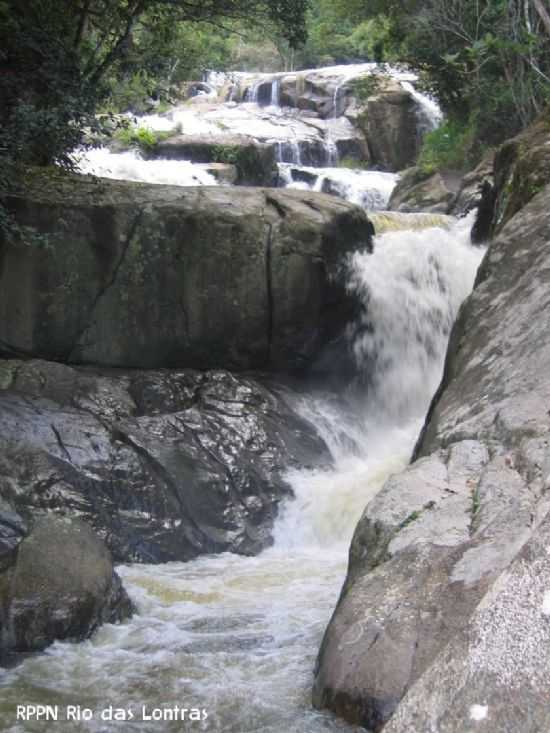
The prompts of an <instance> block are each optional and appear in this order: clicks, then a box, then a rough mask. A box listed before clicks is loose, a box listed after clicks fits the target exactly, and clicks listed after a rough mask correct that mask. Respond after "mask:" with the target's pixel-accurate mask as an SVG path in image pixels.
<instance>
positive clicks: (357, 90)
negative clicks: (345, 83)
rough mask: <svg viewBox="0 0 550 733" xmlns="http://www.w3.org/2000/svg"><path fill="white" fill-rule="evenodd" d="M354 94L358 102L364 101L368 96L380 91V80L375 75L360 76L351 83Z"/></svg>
mask: <svg viewBox="0 0 550 733" xmlns="http://www.w3.org/2000/svg"><path fill="white" fill-rule="evenodd" d="M351 87H352V89H353V93H354V95H355V96H356V97H357V99H358V100H359V101H360V102H363V103H365V102H366V101H367V99H368V98H369V97H372V96H374V95H375V94H378V92H379V91H380V80H379V78H378V77H377V76H375V75H372V76H360V77H359V78H358V79H355V80H354V81H353V82H352V83H351Z"/></svg>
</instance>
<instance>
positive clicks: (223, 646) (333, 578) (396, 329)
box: [0, 219, 483, 733]
mask: <svg viewBox="0 0 550 733" xmlns="http://www.w3.org/2000/svg"><path fill="white" fill-rule="evenodd" d="M470 225H471V220H468V219H466V220H461V221H456V222H455V223H454V224H453V225H452V226H451V227H450V228H437V227H432V228H429V229H425V230H423V231H394V232H388V233H386V234H382V235H379V236H377V237H376V240H375V252H374V254H373V255H367V254H356V255H355V257H354V259H353V262H352V263H351V268H350V276H349V287H350V288H352V289H355V290H356V291H357V292H358V293H359V294H360V296H361V297H362V298H363V299H364V301H365V303H366V302H367V301H368V318H367V316H365V317H364V318H365V320H364V322H362V323H359V324H356V327H355V328H354V329H353V331H350V334H349V338H350V339H351V340H352V343H351V346H352V348H353V351H354V354H355V358H356V359H357V362H358V366H359V368H360V369H362V370H363V372H364V374H367V373H368V375H369V378H368V379H366V380H365V382H366V383H363V384H361V385H360V386H355V387H354V388H353V389H351V388H350V390H349V392H346V393H344V394H334V393H332V392H329V391H327V392H323V391H322V390H318V389H317V390H314V391H313V390H312V391H311V392H309V393H306V394H303V393H302V394H301V395H298V394H295V395H292V394H291V396H290V399H292V400H293V401H294V406H295V407H296V409H297V410H298V411H299V412H300V413H301V414H302V415H304V416H305V417H306V418H307V419H309V420H310V421H311V422H313V423H314V424H315V426H316V428H317V430H318V431H319V433H320V434H321V435H322V436H323V437H324V439H325V441H326V442H327V445H328V446H329V448H330V451H331V454H332V458H333V466H332V467H331V468H328V469H324V470H317V471H295V472H293V473H291V474H289V475H288V480H289V482H290V483H291V485H292V487H293V489H294V493H295V499H294V500H292V501H289V502H288V503H287V504H286V505H285V506H284V508H283V511H282V513H281V516H280V517H279V520H278V523H277V525H276V528H275V543H274V546H273V547H272V548H271V549H269V550H267V551H265V552H264V553H262V554H261V555H259V556H258V557H250V558H246V557H240V556H236V555H230V554H225V555H219V556H209V557H201V558H199V559H198V560H195V561H193V562H189V563H186V564H183V563H170V564H166V565H161V566H144V565H133V566H124V567H119V568H118V571H119V573H120V574H121V576H122V577H123V579H124V583H125V585H126V588H127V589H128V592H129V593H130V595H131V597H132V598H133V599H134V601H135V602H136V604H137V608H138V612H137V614H136V615H135V616H134V617H133V618H132V619H131V620H130V621H128V622H126V623H124V624H122V625H107V626H104V627H102V628H101V629H99V630H98V631H97V633H96V634H95V635H94V636H93V637H92V639H90V640H89V641H87V642H84V643H82V644H71V643H59V642H58V643H55V644H54V645H53V646H51V647H50V648H48V649H47V650H46V652H45V653H43V654H40V655H35V656H31V657H29V658H27V659H26V660H25V661H23V662H22V663H21V664H19V665H18V666H17V667H14V668H12V669H10V670H6V671H5V673H4V676H3V678H2V681H1V683H0V684H1V701H0V728H1V730H3V731H6V733H34V731H52V730H58V729H59V730H67V731H71V732H72V731H83V732H84V731H85V732H87V733H91V732H94V733H100V732H110V731H124V732H126V731H136V732H137V731H139V732H140V733H155V732H156V733H158V731H166V732H168V733H171V732H172V731H174V732H175V731H181V730H197V731H201V730H205V731H212V732H216V733H218V732H219V733H280V732H281V731H289V732H290V733H321V732H322V731H352V730H354V728H352V727H350V726H348V725H346V724H345V723H343V722H341V721H338V720H337V719H335V718H334V717H332V716H331V715H330V714H325V713H321V712H318V711H314V710H313V709H312V707H311V703H310V698H311V685H312V675H313V668H314V663H315V657H316V654H317V651H318V648H319V645H320V642H321V638H322V634H323V631H324V629H325V627H326V625H327V622H328V620H329V618H330V615H331V613H332V610H333V609H334V606H335V603H336V600H337V597H338V593H339V591H340V588H341V585H342V582H343V579H344V576H345V571H346V561H347V550H348V547H349V543H350V539H351V536H352V533H353V529H354V526H355V524H356V522H357V520H358V518H359V517H360V514H361V512H362V510H363V508H364V506H365V504H366V503H367V501H368V500H369V498H370V497H372V496H373V495H374V494H375V493H376V492H377V491H378V490H379V489H380V487H381V486H382V484H383V483H384V481H385V480H386V479H387V478H388V476H390V475H391V474H392V473H394V472H396V471H399V470H400V469H402V468H403V467H404V466H405V465H406V463H407V461H408V460H409V458H410V455H411V451H412V449H413V446H414V443H415V440H416V438H417V435H418V433H419V430H420V427H421V425H422V421H423V419H424V415H425V413H426V410H427V408H428V405H429V401H430V399H431V396H432V394H433V392H434V390H435V389H436V388H437V385H438V383H439V380H440V378H441V373H442V367H443V360H444V355H445V350H446V345H447V340H448V336H449V332H450V328H451V326H452V323H453V321H454V319H455V317H456V314H457V311H458V308H459V306H460V303H461V302H462V300H463V299H464V298H465V297H466V296H467V295H468V293H469V292H470V290H471V288H472V285H473V280H474V277H475V273H476V270H477V267H478V264H479V262H480V259H481V256H482V254H483V253H482V250H481V249H479V248H474V247H472V246H471V245H470V243H469V228H470ZM22 701H25V703H28V704H48V705H58V706H60V708H61V710H64V707H65V706H66V705H80V706H82V707H86V708H89V709H90V710H91V711H92V719H91V720H89V721H81V722H67V723H61V722H59V723H57V724H56V723H52V722H46V721H43V722H36V721H34V722H24V723H22V722H19V723H17V722H16V721H15V718H14V710H15V708H16V705H17V704H20V703H21V702H22ZM111 704H112V705H113V706H115V707H120V708H124V709H129V710H131V711H132V713H133V715H134V716H135V717H134V719H133V720H131V721H126V722H118V723H117V722H106V721H103V720H101V711H102V710H105V708H107V707H108V706H109V705H111ZM175 705H180V706H182V707H186V708H193V707H196V708H199V709H203V708H204V709H205V710H206V712H207V715H208V717H207V719H206V720H203V721H201V722H195V723H186V724H182V723H181V722H180V721H170V720H163V721H161V722H158V721H157V722H155V721H152V720H147V719H143V712H144V711H143V707H142V706H145V718H147V717H148V716H150V715H152V711H153V710H154V709H155V708H164V709H170V708H173V707H174V706H175ZM61 714H62V713H61V712H60V715H61Z"/></svg>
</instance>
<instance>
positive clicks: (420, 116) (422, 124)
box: [400, 81, 443, 137]
mask: <svg viewBox="0 0 550 733" xmlns="http://www.w3.org/2000/svg"><path fill="white" fill-rule="evenodd" d="M400 83H401V86H402V87H403V89H404V90H405V91H406V92H409V94H410V95H411V97H412V98H413V99H414V101H415V102H416V109H417V115H416V116H417V122H418V134H419V135H420V136H421V137H422V136H423V135H425V134H426V133H427V132H431V131H432V130H435V129H436V128H437V127H439V125H440V124H441V121H442V120H443V112H442V111H441V107H440V106H439V105H438V103H437V102H436V101H435V99H433V97H430V96H429V95H428V94H423V93H422V92H419V91H417V90H416V89H415V88H414V85H413V84H411V82H410V81H401V82H400Z"/></svg>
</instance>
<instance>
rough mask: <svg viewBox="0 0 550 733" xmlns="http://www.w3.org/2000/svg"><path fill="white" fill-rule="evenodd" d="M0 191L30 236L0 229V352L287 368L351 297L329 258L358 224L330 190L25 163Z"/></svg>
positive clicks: (336, 320)
mask: <svg viewBox="0 0 550 733" xmlns="http://www.w3.org/2000/svg"><path fill="white" fill-rule="evenodd" d="M4 201H5V202H6V204H7V206H8V207H9V209H10V210H11V211H12V212H13V213H14V215H15V216H16V218H17V220H18V222H19V223H20V225H21V226H22V227H25V226H30V227H34V229H35V232H36V233H38V235H39V236H38V237H35V238H34V240H33V245H32V246H27V245H25V244H23V243H21V242H15V243H13V242H11V243H9V242H6V241H4V242H3V243H2V242H0V350H2V351H3V352H4V353H8V354H24V355H32V356H37V357H41V358H46V359H53V360H57V361H63V362H72V363H87V364H98V365H105V366H119V367H144V368H154V367H194V368H200V369H205V368H216V367H223V368H228V369H252V368H260V369H264V368H269V369H285V370H295V369H302V368H306V367H307V366H308V365H309V364H310V363H311V362H312V361H313V360H314V359H315V356H316V354H317V353H318V352H319V350H320V349H321V348H322V347H323V346H324V345H325V344H326V343H327V342H330V341H331V340H332V339H333V338H335V337H337V335H338V334H340V333H341V331H342V330H343V329H344V328H345V326H346V324H347V322H348V321H349V319H350V317H352V315H353V313H354V312H355V308H356V307H357V304H356V301H355V300H354V299H353V298H352V297H351V296H349V295H348V294H347V292H346V286H345V277H344V275H343V274H342V270H341V267H340V265H341V264H342V263H343V262H344V260H345V259H346V256H347V255H348V254H349V253H350V252H352V251H355V250H357V249H361V248H362V247H366V246H368V244H369V238H370V234H369V223H368V219H367V217H366V215H365V213H364V212H363V211H362V210H361V209H359V208H358V207H355V206H352V205H350V204H348V203H345V202H343V201H340V200H338V199H335V198H333V197H331V196H325V195H322V194H314V193H309V192H303V191H279V190H268V189H266V190H264V189H248V188H229V187H221V186H220V187H199V188H181V187H171V186H156V185H149V184H138V183H129V182H122V181H111V180H106V179H100V180H99V181H98V180H94V179H92V178H88V177H85V176H74V177H68V178H67V177H65V176H61V177H57V178H56V177H54V179H53V181H51V180H47V179H45V178H44V176H40V175H39V174H36V175H35V177H34V180H33V182H32V183H29V184H28V187H27V189H26V191H25V192H24V193H20V194H15V195H11V196H5V197H4ZM41 244H42V246H40V245H41Z"/></svg>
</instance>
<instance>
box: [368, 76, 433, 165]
mask: <svg viewBox="0 0 550 733" xmlns="http://www.w3.org/2000/svg"><path fill="white" fill-rule="evenodd" d="M357 124H358V125H359V127H360V129H361V130H362V131H363V133H364V134H365V137H366V138H367V141H368V145H369V150H370V158H371V163H372V164H373V165H376V166H378V167H379V168H382V169H383V170H387V171H400V170H403V169H404V168H407V167H408V166H411V165H412V164H413V163H414V161H415V160H416V157H417V155H418V152H419V149H420V142H421V140H420V136H419V131H418V128H419V124H418V108H417V103H416V101H415V100H414V98H413V96H412V95H411V94H410V92H408V91H406V90H405V89H402V88H401V87H400V86H399V84H397V83H396V82H392V81H390V82H387V83H386V84H384V85H382V86H381V87H380V89H379V91H377V92H376V93H375V94H373V95H372V96H370V97H369V98H368V99H367V101H366V104H364V105H362V106H361V107H360V109H359V111H358V112H357Z"/></svg>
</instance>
